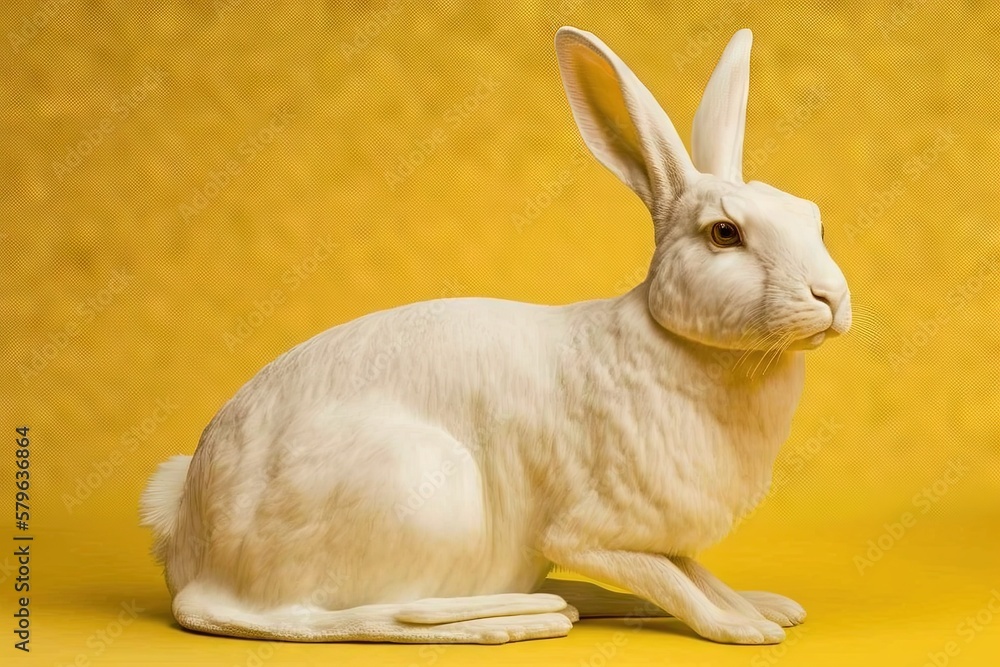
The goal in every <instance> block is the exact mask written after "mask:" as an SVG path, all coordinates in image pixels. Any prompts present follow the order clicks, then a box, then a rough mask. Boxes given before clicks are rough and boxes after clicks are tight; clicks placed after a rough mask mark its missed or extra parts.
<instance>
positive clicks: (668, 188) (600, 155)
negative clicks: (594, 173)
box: [556, 26, 694, 213]
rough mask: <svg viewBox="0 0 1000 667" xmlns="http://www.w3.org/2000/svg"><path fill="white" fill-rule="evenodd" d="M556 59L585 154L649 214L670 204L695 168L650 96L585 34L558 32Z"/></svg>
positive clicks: (619, 62)
mask: <svg viewBox="0 0 1000 667" xmlns="http://www.w3.org/2000/svg"><path fill="white" fill-rule="evenodd" d="M556 54H557V56H558V58H559V70H560V72H561V74H562V80H563V86H564V87H565V89H566V96H567V97H568V98H569V104H570V107H571V108H572V110H573V118H575V119H576V124H577V127H579V129H580V134H581V135H583V140H584V141H585V142H586V144H587V147H588V148H590V152H591V153H593V154H594V157H596V158H597V159H598V160H600V161H601V163H602V164H604V166H605V167H607V168H608V169H610V170H611V171H612V172H613V173H614V174H615V175H616V176H618V178H619V179H621V181H622V182H623V183H625V184H626V185H628V186H629V187H630V188H631V189H632V191H633V192H635V193H636V194H637V195H639V197H640V198H641V199H642V201H643V203H645V204H646V207H647V208H648V209H649V210H650V211H651V212H654V213H655V212H656V211H657V209H658V208H660V207H661V206H663V205H667V204H669V203H670V201H672V200H673V198H674V197H676V196H677V195H678V194H679V192H680V190H682V189H683V187H684V183H685V181H686V179H687V178H688V177H689V176H690V175H691V174H692V173H693V172H694V166H693V165H692V164H691V160H690V158H689V157H688V154H687V150H686V149H685V148H684V143H683V142H682V141H681V139H680V137H679V136H678V135H677V130H675V129H674V125H673V123H671V122H670V118H668V117H667V114H666V113H664V111H663V109H661V108H660V105H659V104H657V102H656V100H655V99H654V98H653V95H652V94H651V93H650V92H649V91H648V90H647V89H646V87H645V86H644V85H642V83H641V82H640V81H639V79H637V78H636V76H635V75H634V74H633V73H632V71H631V70H629V68H628V67H627V66H626V65H625V63H624V62H622V60H621V59H620V58H619V57H618V56H617V55H615V54H614V52H612V51H611V49H609V48H608V47H607V46H605V44H604V43H603V42H601V40H599V39H598V38H597V37H595V36H594V35H592V34H590V33H589V32H584V31H582V30H578V29H576V28H571V27H568V26H566V27H562V28H560V29H559V31H558V32H557V33H556Z"/></svg>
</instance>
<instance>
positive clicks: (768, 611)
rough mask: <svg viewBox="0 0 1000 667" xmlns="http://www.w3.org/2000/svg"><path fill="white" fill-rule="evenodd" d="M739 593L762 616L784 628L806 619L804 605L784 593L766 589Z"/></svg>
mask: <svg viewBox="0 0 1000 667" xmlns="http://www.w3.org/2000/svg"><path fill="white" fill-rule="evenodd" d="M739 594H740V595H741V596H742V597H743V598H744V599H745V600H746V601H747V602H749V603H750V604H752V605H753V606H754V608H755V609H756V610H757V611H759V612H760V615H761V616H763V617H764V618H766V619H767V620H769V621H773V622H775V623H777V624H778V625H780V626H781V627H783V628H790V627H792V626H793V625H799V624H800V623H802V622H803V621H805V620H806V610H805V609H803V608H802V605H800V604H799V603H798V602H796V601H795V600H791V599H789V598H786V597H785V596H784V595H778V594H777V593H767V592H765V591H740V592H739Z"/></svg>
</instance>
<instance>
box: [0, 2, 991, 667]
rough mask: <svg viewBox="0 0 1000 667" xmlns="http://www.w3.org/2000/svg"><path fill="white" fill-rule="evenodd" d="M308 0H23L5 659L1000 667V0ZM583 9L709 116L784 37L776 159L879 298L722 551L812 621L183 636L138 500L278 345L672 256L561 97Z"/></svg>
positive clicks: (751, 135) (5, 436) (8, 56)
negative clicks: (438, 638)
mask: <svg viewBox="0 0 1000 667" xmlns="http://www.w3.org/2000/svg"><path fill="white" fill-rule="evenodd" d="M289 5H290V6H284V5H283V6H279V7H273V6H270V5H268V7H267V8H266V9H263V10H262V9H260V8H258V7H254V6H251V3H249V2H241V1H240V0H231V1H230V2H224V1H220V2H217V3H215V4H213V3H207V2H186V3H166V6H161V5H160V4H159V3H138V4H137V3H127V2H117V3H114V2H112V3H84V2H80V1H78V0H66V1H62V0H51V1H46V2H15V3H8V5H7V6H6V7H5V10H4V12H3V14H4V16H3V18H2V19H0V27H2V31H0V33H2V35H4V40H3V42H2V46H0V48H2V55H0V127H2V129H3V148H2V150H0V183H2V185H0V191H2V193H3V194H2V197H3V213H4V215H3V221H2V222H0V233H2V235H0V244H2V248H3V255H2V256H3V262H2V267H0V272H2V273H0V275H2V277H3V282H2V285H3V288H2V290H0V299H2V305H3V310H2V316H3V318H2V326H0V345H2V350H3V359H2V361H3V364H4V365H3V370H2V373H3V374H2V380H0V382H2V388H3V395H2V401H3V406H2V412H0V429H2V431H0V443H2V442H6V443H7V444H5V445H3V447H0V452H2V455H0V494H2V495H0V499H2V498H11V500H10V501H8V500H0V507H8V508H9V507H10V505H11V504H12V503H13V493H14V489H13V470H14V468H13V463H14V428H15V427H16V426H19V425H22V424H27V425H29V426H30V427H31V431H30V435H31V437H32V444H31V446H30V447H31V451H32V454H31V457H32V458H31V462H32V467H31V472H32V475H33V476H32V487H31V494H32V495H31V530H30V531H28V532H29V534H32V535H34V536H35V541H34V542H33V545H32V552H33V561H32V567H33V569H32V574H31V577H32V594H31V600H32V602H31V604H32V606H31V613H32V622H33V626H32V627H33V635H32V640H31V646H32V652H31V653H30V655H23V654H22V653H21V652H19V651H15V650H14V649H13V648H12V646H11V645H12V644H13V641H14V639H13V634H12V633H11V632H10V629H11V628H13V622H12V621H13V619H12V616H11V614H13V612H14V609H15V607H14V598H15V594H14V592H13V588H12V586H13V577H14V576H15V575H13V574H12V572H11V567H10V564H11V563H12V561H13V558H12V556H10V555H8V554H9V553H12V551H13V548H12V547H10V548H9V547H8V546H3V547H2V548H0V610H2V614H0V618H2V619H5V620H3V621H0V637H3V638H4V639H3V644H2V645H0V655H2V656H3V657H2V658H0V660H2V662H3V663H4V664H21V663H24V664H35V663H37V664H73V663H74V661H76V664H81V665H87V664H144V663H147V662H148V663H157V662H162V663H164V664H177V663H179V662H184V661H189V662H191V663H197V664H227V665H228V664H233V665H254V664H260V663H263V664H269V665H282V664H293V663H299V662H316V663H322V664H338V665H339V664H350V663H351V661H354V660H356V661H358V663H359V664H362V663H363V664H400V665H421V666H427V667H429V666H430V665H432V664H439V665H452V664H454V665H460V664H470V663H473V662H475V663H477V664H489V663H491V662H496V663H497V664H570V665H578V664H589V665H594V666H595V667H598V666H600V665H603V664H608V665H629V664H640V663H643V662H654V663H656V664H672V665H704V664H713V665H730V664H732V665H745V664H751V665H775V664H793V665H821V664H831V665H845V664H893V665H896V664H898V665H904V664H905V665H923V664H925V663H927V662H928V661H930V660H932V659H933V660H936V661H937V662H938V664H953V665H983V664H995V660H996V656H997V655H998V654H1000V614H995V613H994V612H992V611H989V609H988V607H987V605H988V603H989V602H990V600H991V596H993V595H997V596H1000V593H998V591H1000V538H998V527H1000V526H998V519H1000V508H998V502H997V499H998V497H1000V466H998V463H1000V439H998V428H997V416H998V414H1000V392H998V391H997V372H996V363H997V362H996V353H995V351H996V349H997V347H998V345H1000V329H998V328H997V327H996V326H995V322H996V321H997V317H998V314H1000V312H998V311H1000V300H998V299H997V298H996V296H995V290H996V286H997V273H998V271H997V268H998V267H1000V256H998V252H997V251H998V240H997V239H998V234H997V228H996V227H997V226H996V220H995V216H994V214H993V213H992V208H993V207H994V206H995V203H996V201H997V188H998V186H997V184H998V182H1000V179H998V167H997V165H998V160H997V156H998V155H1000V129H998V126H997V124H996V119H997V118H998V117H1000V108H998V106H1000V102H998V100H1000V97H998V96H997V94H996V87H997V79H996V76H997V75H996V73H997V71H998V68H1000V57H998V38H997V26H998V11H997V9H996V5H995V4H994V3H988V2H978V3H975V2H972V3H944V2H933V1H927V2H921V1H914V2H909V1H907V2H902V1H901V2H898V3H896V4H893V3H885V4H883V3H874V4H862V3H841V2H832V1H828V2H818V3H809V5H808V9H806V8H804V5H803V3H791V2H767V3H749V2H742V3H735V4H729V3H727V4H721V3H709V2H665V3H638V2H635V3H631V4H628V5H625V6H622V7H618V6H614V4H609V3H599V2H594V1H593V0H562V1H561V2H559V3H553V2H534V1H529V0H523V1H517V2H511V3H483V4H482V5H481V6H475V7H473V6H469V5H468V4H467V3H462V2H433V3H418V2H415V1H413V0H390V1H388V2H384V1H382V0H374V1H371V2H369V1H364V0H356V1H353V2H343V3H342V2H327V3H326V4H321V3H289ZM562 24H573V25H577V26H579V27H582V28H585V29H588V30H591V31H593V32H595V33H597V34H598V35H599V36H600V37H602V39H603V40H604V41H606V42H607V43H608V44H609V45H610V46H611V47H612V48H613V49H615V50H616V51H617V52H618V53H619V54H620V55H621V56H622V57H623V59H624V60H625V61H626V62H627V63H629V65H630V66H631V67H632V69H633V70H634V71H635V72H636V73H637V74H638V75H639V77H640V78H641V79H643V80H644V81H645V82H646V84H647V85H648V87H649V88H650V89H651V90H652V91H653V92H654V94H655V95H656V96H657V97H658V99H659V100H660V101H661V103H663V105H664V106H665V107H666V109H667V111H668V113H669V114H670V115H671V117H672V118H673V120H674V122H675V124H676V126H677V128H678V130H679V131H680V133H681V135H682V136H684V137H687V136H688V132H689V130H690V123H691V118H692V115H693V113H694V110H695V108H696V105H697V102H698V99H699V96H700V93H701V90H702V89H703V86H704V84H705V81H706V80H707V78H708V75H709V73H710V71H711V68H712V67H713V66H714V64H715V61H716V59H717V58H718V55H719V53H720V52H721V50H722V48H723V46H724V45H725V42H726V40H727V39H728V37H729V36H730V35H731V34H732V33H733V32H734V31H735V30H736V29H738V28H740V27H750V28H752V29H753V31H754V34H755V46H754V54H753V61H752V83H751V93H750V109H749V123H748V128H747V139H746V146H747V148H746V153H747V155H746V157H747V172H748V174H750V175H752V176H753V177H755V178H759V179H761V180H765V181H768V182H770V183H772V184H774V185H776V186H778V187H781V188H783V189H786V190H788V191H790V192H793V193H795V194H798V195H800V196H803V197H807V198H810V199H813V200H815V201H816V202H818V203H819V205H820V207H821V209H822V211H823V214H824V220H825V223H826V230H827V232H826V238H827V243H828V245H829V247H830V249H831V252H832V253H833V255H834V257H835V258H836V259H837V260H838V261H839V263H840V265H841V267H842V268H843V270H844V272H845V274H846V275H847V277H848V280H849V282H850V284H851V286H852V292H853V294H854V301H855V321H856V324H855V329H854V331H853V332H852V333H851V334H850V335H849V336H847V337H846V338H844V339H841V340H838V341H835V342H832V343H829V344H827V345H826V346H824V347H823V348H821V349H820V350H818V351H816V352H813V353H810V355H809V361H808V380H807V387H806V391H805V394H804V396H803V400H802V404H801V408H800V409H799V412H798V414H797V416H796V420H795V424H794V430H793V434H792V437H791V439H790V441H789V443H788V445H787V446H786V448H785V449H784V450H783V453H782V456H781V458H780V459H779V462H778V466H777V467H778V469H777V474H776V482H775V486H774V489H773V493H772V495H771V496H770V497H769V498H768V500H767V501H766V502H765V503H764V504H763V505H762V506H761V508H760V510H759V511H758V512H757V513H756V514H755V515H753V516H752V518H750V519H749V520H748V521H747V522H745V523H744V524H743V525H741V526H740V527H739V529H738V530H737V531H736V533H735V534H734V535H733V536H732V537H731V538H729V539H728V540H727V541H725V542H724V543H723V544H721V545H719V546H718V547H716V548H714V549H713V550H711V551H710V552H709V553H707V554H706V555H705V562H706V563H707V564H708V565H709V566H710V567H712V568H713V569H714V571H715V572H716V573H717V574H718V575H719V576H720V577H721V578H723V579H724V580H726V581H727V582H729V583H730V584H732V585H733V586H734V587H738V588H760V589H766V590H774V591H776V592H782V593H785V594H787V595H789V596H791V597H793V598H795V599H797V600H798V601H799V602H801V603H802V604H803V605H804V606H805V607H806V608H807V609H808V611H809V620H808V621H807V623H806V624H805V625H804V626H802V627H800V628H798V629H793V630H791V631H790V633H789V640H788V641H787V643H786V644H784V645H781V646H777V647H733V646H722V645H716V644H712V643H709V642H707V641H703V640H700V639H697V638H696V637H694V635H693V634H692V633H691V632H690V631H688V630H686V629H685V628H684V627H683V626H680V625H679V624H678V623H677V622H675V621H671V620H661V621H656V622H651V623H649V624H648V625H647V626H646V627H644V629H643V630H642V631H640V632H633V631H632V629H631V628H630V627H628V626H626V625H625V624H624V623H623V622H622V621H614V620H607V621H587V622H583V623H581V624H579V625H578V626H577V627H576V628H575V629H574V630H573V632H572V634H571V636H570V637H569V638H567V639H561V640H553V641H544V642H529V643H525V644H519V645H510V646H503V647H493V648H484V647H444V648H433V647H411V646H364V645H348V646H344V645H320V646H311V645H271V644H267V643H261V642H249V641H242V640H236V639H224V638H212V637H205V636H199V635H195V634H190V633H186V632H183V631H181V630H180V629H179V628H178V627H177V626H175V625H173V623H172V619H171V618H170V615H169V600H168V596H167V592H166V589H165V586H164V584H163V582H162V579H161V577H160V573H159V571H158V569H157V567H156V566H155V564H154V563H153V562H152V560H151V559H150V557H149V556H148V554H147V549H148V546H149V536H148V534H147V532H146V531H144V530H142V529H140V528H138V527H137V525H136V524H137V516H136V501H137V498H138V494H139V492H140V490H141V488H142V485H143V484H144V482H145V479H146V478H147V476H148V475H149V474H150V472H151V471H152V470H153V468H154V467H155V465H156V463H158V462H159V461H160V460H162V459H164V458H166V457H167V456H168V455H172V454H175V453H190V452H192V451H193V450H194V447H195V444H196V442H197V439H198V436H199V434H200V431H201V429H202V428H203V427H204V425H205V424H206V423H207V422H208V420H209V419H210V418H211V416H212V415H213V414H214V412H215V411H216V410H217V409H218V408H219V406H220V405H221V404H222V403H223V402H224V401H225V400H227V399H228V398H229V397H230V396H231V395H232V393H233V392H234V391H235V390H236V389H237V388H238V387H239V386H240V385H241V384H242V383H243V382H245V381H246V380H247V379H249V378H250V377H251V376H252V375H253V374H254V373H255V372H256V371H257V369H259V368H260V367H261V366H262V365H263V364H265V363H266V362H268V361H269V360H271V359H272V358H274V357H275V356H277V355H278V354H279V353H281V352H282V351H284V350H286V349H287V348H289V347H290V346H292V345H294V344H296V343H298V342H300V341H302V340H304V339H306V338H307V337H309V336H311V335H313V334H315V333H317V332H319V331H322V330H323V329H325V328H328V327H330V326H332V325H334V324H337V323H340V322H344V321H347V320H350V319H352V318H354V317H357V316H359V315H361V314H363V313H367V312H370V311H372V310H377V309H381V308H386V307H390V306H395V305H399V304H402V303H406V302H409V301H413V300H418V299H426V298H434V297H439V296H456V295H488V296H496V297H505V298H512V299H518V300H525V301H536V302H544V303H564V302H569V301H573V300H580V299H586V298H594V297H602V296H609V295H613V294H616V293H621V292H623V291H624V290H626V289H627V288H628V287H631V286H632V285H633V284H635V283H636V282H638V281H639V280H640V279H641V278H642V277H643V276H644V272H645V269H646V266H647V262H648V259H649V256H650V253H651V249H652V248H651V243H652V235H651V226H650V223H649V221H648V219H647V216H646V213H645V211H644V210H643V208H642V206H641V204H640V203H639V201H638V200H637V198H635V197H634V196H633V195H632V194H631V193H630V192H628V190H627V189H626V188H625V187H623V186H622V185H620V184H619V183H617V182H616V181H615V179H614V178H613V177H612V176H611V175H610V173H608V172H607V171H606V170H604V169H603V168H602V167H600V166H599V165H598V164H597V163H596V162H595V161H594V160H593V159H592V158H590V157H589V155H586V154H585V153H583V152H582V151H584V150H585V149H583V148H582V143H581V141H580V139H579V137H578V135H577V131H576V129H575V127H574V126H573V123H572V118H571V115H570V112H569V109H568V106H567V105H566V103H565V101H564V99H563V91H562V86H561V83H560V81H559V78H558V71H557V68H556V61H555V56H554V53H553V50H552V37H553V34H554V30H555V28H556V27H557V26H558V25H562ZM407 156H410V159H411V161H412V162H413V163H414V166H412V167H407V168H406V169H405V170H404V171H405V172H406V173H404V174H403V175H402V176H400V175H399V169H400V167H399V164H400V161H401V160H406V159H407ZM417 163H419V164H417ZM394 173H395V174H397V175H396V176H393V174H394ZM32 364H34V365H32ZM734 407H737V409H738V406H734ZM950 464H951V465H953V466H954V469H956V470H960V471H961V472H960V473H959V474H957V475H955V474H952V475H951V477H950V478H949V477H948V476H947V475H946V470H947V469H948V466H949V465H950ZM935 485H936V486H935ZM924 489H928V491H927V495H924V496H922V497H921V496H920V495H919V494H921V493H923V490H924ZM931 500H933V502H931ZM925 509H926V512H924V510H925ZM4 512H5V513H6V512H10V513H9V514H4V516H0V526H2V535H0V539H3V540H4V542H3V544H6V545H12V544H13V542H11V541H10V534H11V533H13V532H15V531H14V529H13V516H12V512H11V511H10V510H9V509H8V510H4ZM907 513H909V514H907ZM907 517H909V518H907ZM897 523H898V524H899V526H895V527H894V526H893V524H897ZM904 523H905V524H906V525H904ZM887 524H888V527H887ZM900 526H901V527H902V528H900ZM900 531H902V532H900ZM859 558H867V559H870V561H871V562H870V563H869V564H867V565H866V564H865V563H863V562H862V561H860V560H858V559H859ZM5 559H6V560H5ZM123 604H124V605H126V606H129V605H131V607H130V608H133V609H135V610H136V615H135V617H134V618H133V617H132V616H131V615H129V614H128V613H127V612H124V611H122V610H123V607H122V605H123ZM997 604H998V603H994V606H995V608H996V609H997V610H998V611H1000V606H997ZM983 610H986V611H983ZM977 612H978V613H979V614H980V620H979V621H978V622H977V623H980V625H977V626H975V627H977V628H978V629H976V630H974V631H971V636H970V634H969V632H970V631H968V629H969V628H970V627H973V626H970V625H968V624H967V623H968V621H966V620H964V619H966V617H968V616H970V615H971V616H973V617H975V615H976V614H977ZM962 624H966V625H962ZM619 632H621V633H623V634H620V635H619V634H616V633H619ZM102 633H103V634H102ZM949 642H954V643H953V644H950V643H949ZM609 647H611V648H609ZM956 649H957V653H956ZM949 650H950V651H951V652H952V653H953V654H954V655H951V656H948V655H946V653H945V651H949ZM602 651H603V653H602ZM942 661H944V662H942ZM930 664H934V662H931V663H930Z"/></svg>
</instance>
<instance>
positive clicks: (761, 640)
mask: <svg viewBox="0 0 1000 667" xmlns="http://www.w3.org/2000/svg"><path fill="white" fill-rule="evenodd" d="M691 625H692V627H693V629H694V631H695V632H697V633H698V634H699V635H701V636H702V637H704V638H705V639H711V640H712V641H715V642H720V643H723V644H778V643H780V642H782V641H784V639H785V631H784V630H782V629H781V626H779V625H778V624H777V623H772V622H771V621H767V620H763V619H761V620H758V619H753V618H747V617H746V616H743V615H742V614H738V613H736V612H731V611H727V612H721V613H719V614H715V615H714V616H713V617H712V619H711V620H710V621H708V622H707V623H703V624H702V623H699V624H697V625H696V624H694V623H692V624H691Z"/></svg>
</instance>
